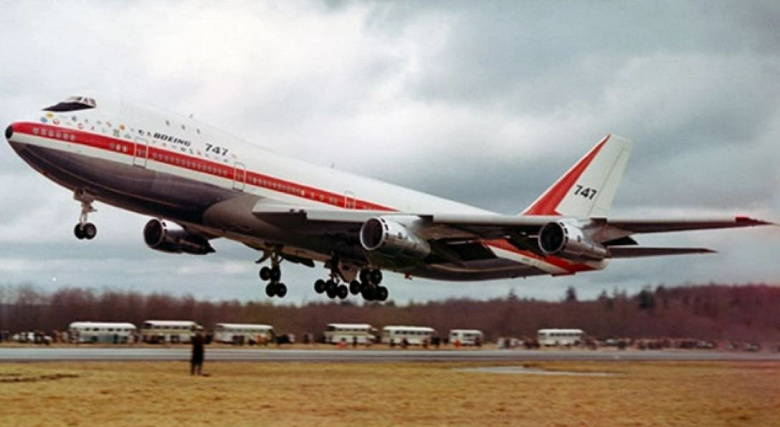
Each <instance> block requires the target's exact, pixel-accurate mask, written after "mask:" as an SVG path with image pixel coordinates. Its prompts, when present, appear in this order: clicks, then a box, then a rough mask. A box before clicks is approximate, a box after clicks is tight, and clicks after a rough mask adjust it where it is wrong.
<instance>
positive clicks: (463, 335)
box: [450, 329, 485, 345]
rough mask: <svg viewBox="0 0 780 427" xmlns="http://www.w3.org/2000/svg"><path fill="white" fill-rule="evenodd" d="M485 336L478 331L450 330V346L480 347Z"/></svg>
mask: <svg viewBox="0 0 780 427" xmlns="http://www.w3.org/2000/svg"><path fill="white" fill-rule="evenodd" d="M484 342H485V335H484V334H483V333H482V331H480V330H479V329H452V330H450V344H455V343H459V345H482V344H483V343H484Z"/></svg>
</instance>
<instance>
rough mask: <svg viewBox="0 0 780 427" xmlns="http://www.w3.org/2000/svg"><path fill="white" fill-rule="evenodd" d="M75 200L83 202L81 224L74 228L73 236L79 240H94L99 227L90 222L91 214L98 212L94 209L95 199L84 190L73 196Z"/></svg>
mask: <svg viewBox="0 0 780 427" xmlns="http://www.w3.org/2000/svg"><path fill="white" fill-rule="evenodd" d="M73 198H74V199H76V200H78V201H80V202H81V215H80V216H79V222H78V224H76V226H75V227H74V228H73V234H74V235H76V238H77V239H79V240H84V239H86V240H92V239H94V238H95V236H96V235H97V227H95V224H93V223H91V222H89V214H90V213H92V212H97V210H96V209H95V208H93V207H92V202H94V201H95V197H94V196H92V195H90V194H88V193H87V192H85V191H83V190H77V191H76V192H75V193H74V194H73Z"/></svg>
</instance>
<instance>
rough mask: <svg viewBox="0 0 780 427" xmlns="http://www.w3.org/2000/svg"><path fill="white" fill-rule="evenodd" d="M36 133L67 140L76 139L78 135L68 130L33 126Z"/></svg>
mask: <svg viewBox="0 0 780 427" xmlns="http://www.w3.org/2000/svg"><path fill="white" fill-rule="evenodd" d="M33 134H34V135H40V136H47V137H49V138H57V139H64V140H65V141H75V140H76V135H74V134H72V133H68V132H60V131H55V130H54V129H41V128H35V127H34V128H33Z"/></svg>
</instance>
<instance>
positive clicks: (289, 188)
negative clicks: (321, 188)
mask: <svg viewBox="0 0 780 427" xmlns="http://www.w3.org/2000/svg"><path fill="white" fill-rule="evenodd" d="M33 134H35V135H40V136H48V137H49V138H57V139H62V140H65V141H71V142H73V141H76V135H74V134H71V133H68V132H60V131H55V130H53V129H42V128H37V127H34V128H33ZM129 147H130V146H129V144H122V143H115V142H111V143H110V145H109V148H110V149H111V150H112V151H118V152H122V153H128V152H129V151H130V148H129ZM182 150H184V148H183V147H182ZM140 154H141V155H143V152H141V153H140ZM151 158H152V160H155V161H160V162H164V163H168V164H173V165H176V166H182V167H186V168H190V169H195V170H198V171H201V172H206V173H210V174H216V175H220V176H223V177H227V176H228V174H229V172H228V169H224V168H218V167H214V166H211V165H204V164H202V163H201V162H195V161H191V160H185V159H181V158H179V157H176V156H171V155H167V154H157V153H153V154H152V156H151ZM247 182H248V183H249V184H252V185H258V186H261V187H265V188H270V189H272V190H276V191H282V192H285V193H290V194H296V195H298V194H300V196H301V197H306V191H305V190H303V189H300V188H298V187H296V186H293V185H287V184H281V183H277V182H275V181H271V180H265V179H258V178H255V177H249V178H248V179H247ZM309 198H311V199H313V200H316V199H319V201H321V202H327V203H329V204H332V205H337V204H341V200H340V198H338V197H333V196H327V197H326V196H325V195H323V194H319V195H315V193H314V192H311V193H310V194H309ZM353 207H354V208H357V209H360V207H358V206H353Z"/></svg>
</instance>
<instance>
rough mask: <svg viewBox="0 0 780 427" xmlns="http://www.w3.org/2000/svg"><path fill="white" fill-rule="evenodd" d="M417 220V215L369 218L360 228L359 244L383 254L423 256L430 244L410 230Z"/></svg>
mask: <svg viewBox="0 0 780 427" xmlns="http://www.w3.org/2000/svg"><path fill="white" fill-rule="evenodd" d="M417 221H419V218H417V217H401V216H399V217H394V218H391V217H381V216H380V217H376V218H371V219H369V220H368V221H366V222H365V223H364V224H363V226H362V227H361V228H360V244H361V245H362V246H363V248H364V249H365V250H367V251H377V252H379V253H382V254H385V255H403V256H407V257H411V258H425V257H426V256H428V254H430V253H431V246H430V245H429V244H428V242H426V241H425V239H422V238H420V237H419V236H417V235H416V234H414V232H413V231H412V229H413V227H414V224H415V223H416V222H417Z"/></svg>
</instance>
